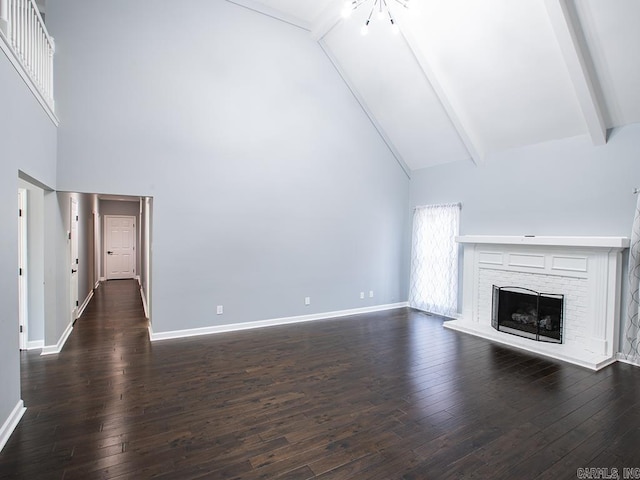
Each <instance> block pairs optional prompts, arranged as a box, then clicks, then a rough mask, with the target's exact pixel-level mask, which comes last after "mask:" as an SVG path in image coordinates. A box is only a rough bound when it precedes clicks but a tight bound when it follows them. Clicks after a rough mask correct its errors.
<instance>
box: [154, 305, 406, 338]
mask: <svg viewBox="0 0 640 480" xmlns="http://www.w3.org/2000/svg"><path fill="white" fill-rule="evenodd" d="M407 306H408V304H407V302H401V303H390V304H386V305H376V306H373V307H363V308H352V309H349V310H339V311H335V312H325V313H314V314H311V315H299V316H295V317H283V318H272V319H269V320H258V321H255V322H244V323H231V324H227V325H213V326H210V327H202V328H191V329H188V330H173V331H169V332H159V333H154V332H153V330H152V329H151V326H149V339H150V340H151V341H152V342H155V341H158V340H170V339H173V338H185V337H194V336H197V335H210V334H212V333H223V332H236V331H239V330H249V329H253V328H264V327H273V326H275V325H287V324H290V323H301V322H312V321H314V320H326V319H328V318H339V317H346V316H349V315H359V314H362V313H372V312H382V311H385V310H393V309H396V308H404V307H407Z"/></svg>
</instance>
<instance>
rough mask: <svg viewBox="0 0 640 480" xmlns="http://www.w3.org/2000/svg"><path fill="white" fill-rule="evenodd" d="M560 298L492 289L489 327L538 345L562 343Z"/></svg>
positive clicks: (562, 303) (514, 289) (536, 293)
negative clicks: (533, 341) (535, 342)
mask: <svg viewBox="0 0 640 480" xmlns="http://www.w3.org/2000/svg"><path fill="white" fill-rule="evenodd" d="M563 306H564V295H556V294H551V293H540V292H536V291H534V290H530V289H528V288H522V287H497V286H496V285H493V304H492V309H491V326H492V327H493V328H495V329H496V330H498V331H500V332H505V333H510V334H512V335H518V336H520V337H525V338H530V339H532V340H536V341H538V342H550V343H562V311H563Z"/></svg>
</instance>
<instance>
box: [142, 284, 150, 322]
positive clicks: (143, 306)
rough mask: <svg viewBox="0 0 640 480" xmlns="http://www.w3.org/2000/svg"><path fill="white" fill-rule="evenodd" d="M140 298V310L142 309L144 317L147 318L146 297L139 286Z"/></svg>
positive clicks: (147, 306)
mask: <svg viewBox="0 0 640 480" xmlns="http://www.w3.org/2000/svg"><path fill="white" fill-rule="evenodd" d="M140 297H141V298H142V308H144V317H145V318H149V305H148V304H147V297H146V295H145V294H144V289H143V288H142V285H140Z"/></svg>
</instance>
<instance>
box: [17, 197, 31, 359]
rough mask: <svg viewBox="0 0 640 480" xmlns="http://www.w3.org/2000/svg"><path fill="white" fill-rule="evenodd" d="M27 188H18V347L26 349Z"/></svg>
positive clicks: (27, 333) (27, 314)
mask: <svg viewBox="0 0 640 480" xmlns="http://www.w3.org/2000/svg"><path fill="white" fill-rule="evenodd" d="M27 235H28V232H27V189H26V188H19V189H18V335H19V336H18V347H19V348H20V350H27V349H28V342H29V321H28V320H29V302H28V298H29V295H28V292H27V288H28V285H29V283H28V281H27V258H28V255H27V251H28V250H27V249H28V242H27V238H28V237H27Z"/></svg>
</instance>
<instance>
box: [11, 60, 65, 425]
mask: <svg viewBox="0 0 640 480" xmlns="http://www.w3.org/2000/svg"><path fill="white" fill-rule="evenodd" d="M0 105H1V106H2V107H1V109H2V115H0V146H1V147H0V223H1V224H2V225H3V226H4V227H3V228H2V229H0V285H2V288H1V289H0V385H2V389H1V391H0V424H2V423H4V421H5V420H6V418H7V417H8V416H9V414H10V413H11V411H12V410H13V409H14V408H15V406H16V405H17V403H18V401H19V400H20V363H19V351H18V282H17V273H16V272H17V266H18V222H17V189H18V170H22V171H23V172H26V173H27V174H28V175H30V176H32V177H34V178H37V179H38V180H39V181H40V182H42V183H44V184H46V185H49V186H50V187H55V181H56V129H55V126H54V124H53V123H52V122H51V120H50V119H49V117H48V116H47V115H46V114H45V112H44V110H43V109H42V107H41V106H40V104H39V103H38V102H37V101H36V100H35V98H34V96H33V94H32V93H31V92H30V91H29V89H28V88H27V86H26V85H25V84H24V82H23V81H22V80H21V79H20V77H19V76H18V75H17V74H16V72H15V69H14V68H13V66H12V65H11V64H10V62H9V60H8V59H7V58H6V56H5V55H4V53H2V52H0Z"/></svg>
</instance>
